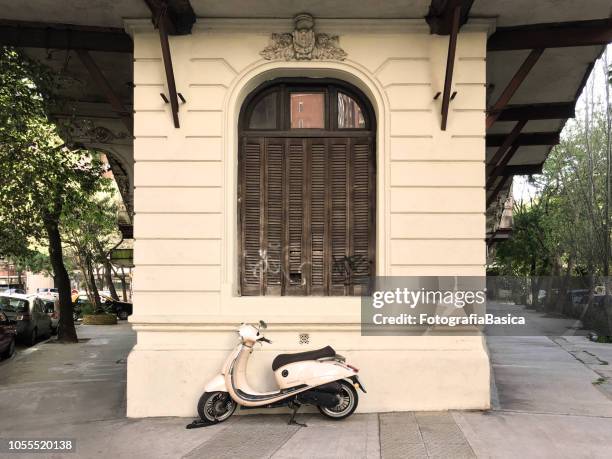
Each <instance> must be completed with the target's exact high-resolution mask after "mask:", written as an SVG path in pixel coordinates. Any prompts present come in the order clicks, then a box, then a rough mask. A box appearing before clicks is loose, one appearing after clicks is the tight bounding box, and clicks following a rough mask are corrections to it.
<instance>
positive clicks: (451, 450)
mask: <svg viewBox="0 0 612 459" xmlns="http://www.w3.org/2000/svg"><path fill="white" fill-rule="evenodd" d="M425 447H426V448H427V454H428V455H429V457H432V458H440V459H442V458H444V459H448V458H453V459H468V458H475V457H476V455H475V454H474V451H472V448H471V447H470V445H469V444H468V442H467V441H464V442H463V443H447V442H442V443H439V442H434V443H431V442H430V443H426V444H425Z"/></svg>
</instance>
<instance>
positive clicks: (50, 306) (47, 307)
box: [44, 301, 55, 313]
mask: <svg viewBox="0 0 612 459" xmlns="http://www.w3.org/2000/svg"><path fill="white" fill-rule="evenodd" d="M44 310H45V312H46V313H50V312H54V311H55V305H54V304H53V301H45V302H44Z"/></svg>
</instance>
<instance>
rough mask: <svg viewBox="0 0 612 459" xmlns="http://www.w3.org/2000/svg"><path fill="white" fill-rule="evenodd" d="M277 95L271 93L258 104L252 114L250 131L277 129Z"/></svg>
mask: <svg viewBox="0 0 612 459" xmlns="http://www.w3.org/2000/svg"><path fill="white" fill-rule="evenodd" d="M276 94H277V93H276V92H273V93H270V94H268V95H267V96H265V97H264V98H263V99H261V100H260V101H259V102H258V103H257V105H256V106H255V108H254V109H253V112H252V113H251V120H250V122H249V129H275V128H276Z"/></svg>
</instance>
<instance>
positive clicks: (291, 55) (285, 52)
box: [259, 13, 347, 61]
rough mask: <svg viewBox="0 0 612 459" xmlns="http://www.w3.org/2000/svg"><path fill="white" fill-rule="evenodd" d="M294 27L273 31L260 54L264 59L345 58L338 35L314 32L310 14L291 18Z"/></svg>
mask: <svg viewBox="0 0 612 459" xmlns="http://www.w3.org/2000/svg"><path fill="white" fill-rule="evenodd" d="M293 21H294V23H295V29H294V30H293V32H291V33H273V34H272V36H271V42H272V43H271V44H270V45H268V46H266V47H265V48H264V50H263V51H262V52H260V53H259V54H261V56H262V57H263V58H264V59H267V60H275V59H282V60H286V61H310V60H339V61H343V60H344V59H346V56H347V54H346V52H345V51H344V50H343V49H342V48H340V45H339V41H340V39H339V38H338V35H329V34H326V33H315V31H314V18H313V17H312V16H311V15H310V14H305V13H304V14H298V15H297V16H296V17H295V18H293Z"/></svg>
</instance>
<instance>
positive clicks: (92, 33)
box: [0, 19, 134, 53]
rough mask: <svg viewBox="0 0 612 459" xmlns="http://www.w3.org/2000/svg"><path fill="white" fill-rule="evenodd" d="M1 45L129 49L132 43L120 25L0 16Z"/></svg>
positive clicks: (132, 45) (119, 51)
mask: <svg viewBox="0 0 612 459" xmlns="http://www.w3.org/2000/svg"><path fill="white" fill-rule="evenodd" d="M0 45H5V46H15V47H18V48H45V49H68V50H77V49H82V50H85V51H107V52H115V53H132V52H133V51H134V43H132V39H131V38H130V36H129V35H128V34H127V33H125V31H124V30H123V29H118V28H112V27H91V26H76V25H69V24H58V23H41V22H25V21H8V20H4V19H2V20H0Z"/></svg>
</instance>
